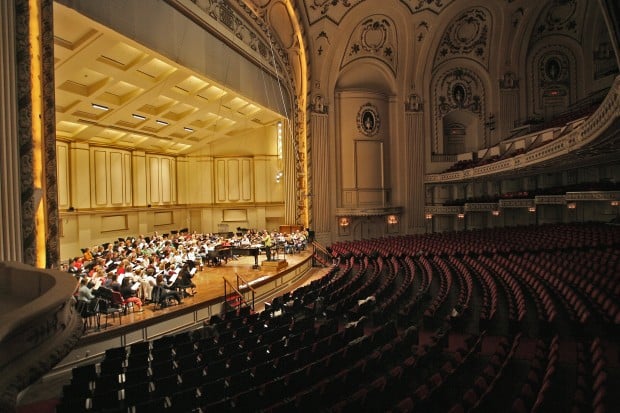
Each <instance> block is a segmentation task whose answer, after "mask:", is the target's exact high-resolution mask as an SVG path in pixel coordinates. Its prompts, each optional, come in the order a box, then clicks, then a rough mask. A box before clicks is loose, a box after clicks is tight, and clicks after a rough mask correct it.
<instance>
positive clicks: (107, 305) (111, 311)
mask: <svg viewBox="0 0 620 413" xmlns="http://www.w3.org/2000/svg"><path fill="white" fill-rule="evenodd" d="M119 294H120V293H119ZM99 312H100V314H105V323H104V328H105V327H107V325H108V317H109V316H110V315H111V316H112V320H115V319H116V316H117V315H118V323H119V324H122V320H121V317H122V315H123V308H122V307H119V306H115V305H112V303H111V302H110V301H108V300H100V303H99Z"/></svg>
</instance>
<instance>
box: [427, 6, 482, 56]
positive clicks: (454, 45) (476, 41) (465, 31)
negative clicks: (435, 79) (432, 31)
mask: <svg viewBox="0 0 620 413" xmlns="http://www.w3.org/2000/svg"><path fill="white" fill-rule="evenodd" d="M491 29H492V27H491V15H490V13H489V11H488V10H487V9H484V8H473V9H469V10H465V11H464V12H463V13H461V14H460V15H458V16H457V17H456V18H455V19H454V20H453V21H452V22H450V24H449V25H448V26H447V28H446V31H445V32H444V34H443V36H442V37H441V42H440V43H439V47H438V48H437V54H436V55H435V62H434V65H435V67H437V65H439V64H440V63H442V62H444V61H446V60H449V59H452V58H454V57H467V58H470V59H473V60H475V61H477V62H479V63H480V64H482V65H483V66H484V67H485V68H488V64H489V50H488V49H489V34H490V33H491Z"/></svg>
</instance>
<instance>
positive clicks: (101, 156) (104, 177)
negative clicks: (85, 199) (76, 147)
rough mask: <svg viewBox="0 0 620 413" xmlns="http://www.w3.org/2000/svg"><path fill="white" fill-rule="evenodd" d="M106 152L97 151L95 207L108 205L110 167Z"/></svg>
mask: <svg viewBox="0 0 620 413" xmlns="http://www.w3.org/2000/svg"><path fill="white" fill-rule="evenodd" d="M106 155H107V154H106V152H105V151H100V150H95V151H94V153H93V158H94V165H93V168H94V176H93V186H94V188H95V194H94V195H95V205H98V206H104V205H107V203H108V166H107V156H106Z"/></svg>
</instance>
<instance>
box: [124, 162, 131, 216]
mask: <svg viewBox="0 0 620 413" xmlns="http://www.w3.org/2000/svg"><path fill="white" fill-rule="evenodd" d="M132 172H133V170H132V168H131V154H130V153H125V154H123V200H124V202H125V204H126V205H131V202H132V198H133V197H132V196H131V195H132V193H131V189H132V188H131V187H132V184H131V179H132V176H133V174H132Z"/></svg>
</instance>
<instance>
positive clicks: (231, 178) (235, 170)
mask: <svg viewBox="0 0 620 413" xmlns="http://www.w3.org/2000/svg"><path fill="white" fill-rule="evenodd" d="M226 167H227V168H226V170H227V172H228V179H227V183H228V200H229V201H239V198H240V190H239V186H240V185H239V183H240V176H239V161H238V160H236V159H229V160H228V162H226Z"/></svg>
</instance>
